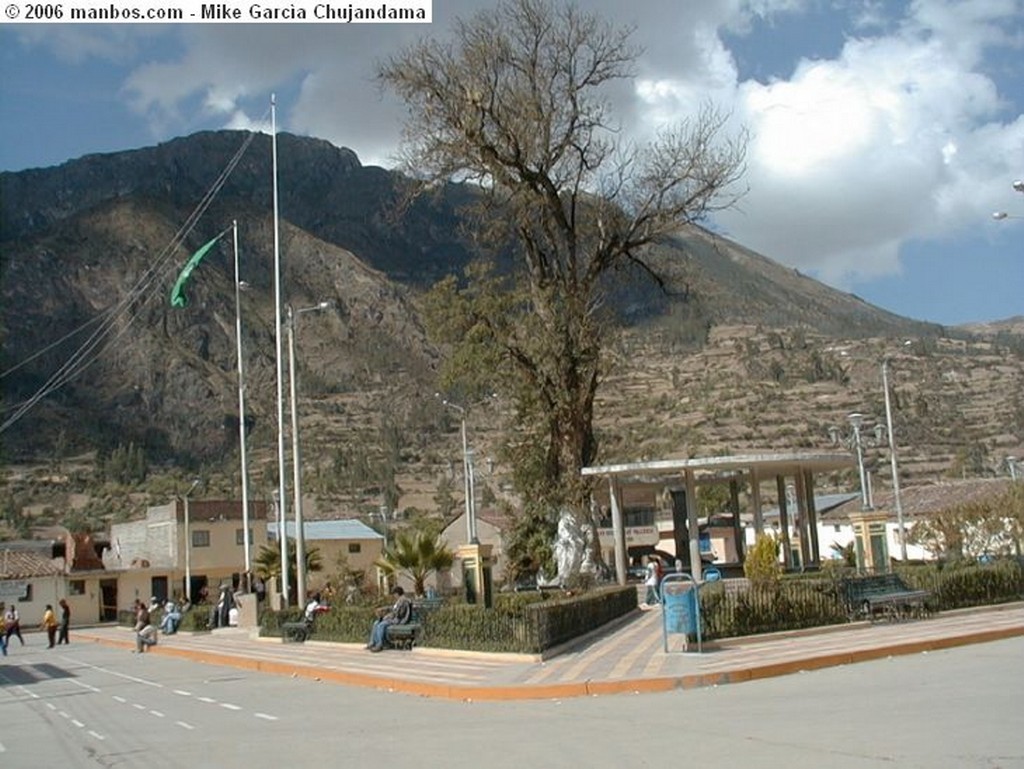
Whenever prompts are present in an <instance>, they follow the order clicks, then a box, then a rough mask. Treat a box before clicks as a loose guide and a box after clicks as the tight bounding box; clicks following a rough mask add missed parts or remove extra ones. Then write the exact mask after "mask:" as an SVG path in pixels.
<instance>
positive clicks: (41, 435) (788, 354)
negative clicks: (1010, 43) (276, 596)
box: [0, 131, 1024, 506]
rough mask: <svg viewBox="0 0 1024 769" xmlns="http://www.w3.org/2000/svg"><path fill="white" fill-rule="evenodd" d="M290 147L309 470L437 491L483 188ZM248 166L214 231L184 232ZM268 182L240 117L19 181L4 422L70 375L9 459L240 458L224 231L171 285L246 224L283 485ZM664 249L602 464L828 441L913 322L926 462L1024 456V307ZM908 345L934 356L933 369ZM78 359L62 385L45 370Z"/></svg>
mask: <svg viewBox="0 0 1024 769" xmlns="http://www.w3.org/2000/svg"><path fill="white" fill-rule="evenodd" d="M243 148H244V152H242V153H241V154H239V152H240V150H241V149H243ZM278 158H279V180H280V186H279V189H280V211H281V236H280V237H281V260H282V265H283V273H284V279H283V282H284V286H285V292H286V295H285V301H286V302H288V303H290V304H291V305H292V306H294V307H296V308H305V307H309V306H313V305H316V304H317V303H319V302H320V301H322V300H329V301H331V302H332V307H331V309H330V310H328V311H327V312H323V313H320V314H313V313H310V314H303V315H302V316H301V319H300V321H299V322H298V327H297V332H296V337H297V347H298V353H299V354H298V361H299V365H298V374H299V380H300V391H301V392H302V393H303V401H302V415H301V416H302V439H303V445H304V448H305V454H306V456H307V457H308V459H307V463H308V466H309V473H310V474H311V476H312V478H311V483H310V484H307V485H308V486H309V487H310V488H311V489H314V490H318V491H319V492H321V493H322V494H323V495H325V496H330V495H331V494H349V495H350V496H359V495H358V494H356V491H358V490H360V489H361V490H362V492H361V493H362V496H364V497H369V496H372V493H375V492H373V491H372V490H373V487H374V486H375V485H379V478H377V479H375V475H379V473H377V472H376V470H375V469H374V468H375V467H378V464H377V463H379V462H380V461H383V459H382V458H383V457H390V459H389V460H388V461H389V462H390V463H391V465H392V466H393V467H395V468H397V473H398V476H399V483H400V485H401V487H402V491H403V493H407V494H409V495H410V496H409V499H412V500H414V502H413V503H412V504H414V505H416V506H424V505H429V491H430V490H431V489H433V488H434V487H435V486H436V484H437V482H438V478H439V477H440V476H442V475H444V474H445V473H450V471H449V469H448V468H449V465H450V463H451V457H452V450H453V447H454V449H455V450H456V451H457V447H458V446H457V442H455V443H453V440H455V439H456V438H457V436H456V435H455V433H454V432H453V424H452V415H451V413H450V412H446V411H445V410H444V408H443V407H442V406H440V404H438V402H437V401H436V399H435V398H434V397H433V393H434V390H435V374H434V371H435V369H436V366H437V362H438V359H439V355H440V351H438V350H436V349H435V348H434V347H433V346H432V345H431V344H430V342H429V340H428V339H427V337H426V334H425V332H424V329H423V327H422V324H421V321H420V318H419V314H418V311H417V306H416V301H417V296H418V295H419V293H420V292H421V291H422V290H423V289H424V288H425V287H427V286H429V285H431V284H432V283H433V282H434V281H436V280H437V279H438V278H440V277H442V276H444V275H447V274H450V273H452V272H458V271H459V270H461V268H462V267H463V266H464V265H465V264H466V263H467V262H468V261H469V260H470V259H471V258H472V238H471V236H470V235H467V233H466V232H465V227H464V224H465V219H464V217H463V215H462V211H461V207H462V206H464V205H465V204H467V203H469V202H471V201H472V200H473V190H472V188H471V187H468V186H465V185H449V186H447V187H445V188H444V189H440V190H436V191H435V192H434V194H431V195H428V196H423V197H420V198H416V199H415V201H414V202H413V203H411V204H408V205H406V204H404V203H403V201H405V195H404V193H405V192H406V191H407V189H408V185H409V181H408V180H407V179H406V178H404V177H402V176H401V175H399V174H396V173H393V172H390V171H386V170H384V169H381V168H377V167H366V166H363V165H361V164H360V162H359V160H358V158H357V157H356V156H355V154H354V153H352V152H351V151H350V150H347V149H343V148H338V147H334V146H332V145H330V144H329V143H327V142H324V141H320V140H316V139H309V138H303V137H297V136H290V135H287V134H282V135H280V136H279V138H278ZM236 161H237V162H236ZM231 164H234V167H233V170H232V172H231V173H230V175H229V176H228V177H227V178H226V180H224V181H223V184H222V186H220V187H219V190H218V192H217V194H216V196H215V197H214V198H213V199H212V202H210V204H209V207H208V208H207V209H206V210H205V213H203V216H202V218H201V219H200V220H199V222H198V224H197V225H196V227H195V229H194V230H193V231H192V232H191V233H190V234H188V236H187V237H186V238H185V240H184V242H183V243H182V244H180V245H178V246H177V247H175V248H169V244H172V243H174V242H175V240H176V234H177V233H179V231H180V230H181V228H182V226H183V224H184V223H186V222H188V221H190V217H191V216H192V215H193V213H194V211H195V210H196V207H197V205H198V204H199V203H200V201H203V200H204V197H205V196H206V195H207V192H208V191H209V190H210V189H211V187H213V186H214V185H216V184H218V178H219V176H220V174H221V172H222V171H223V170H224V169H225V168H227V167H228V166H229V165H231ZM270 180H271V152H270V138H269V137H268V136H265V135H262V134H257V135H251V134H247V133H243V132H234V131H221V132H207V133H199V134H195V135H193V136H189V137H185V138H180V139H175V140H173V141H170V142H167V143H165V144H161V145H159V146H156V147H149V148H145V149H139V150H132V151H126V152H119V153H113V154H107V155H91V156H87V157H83V158H81V159H78V160H73V161H69V162H67V163H65V164H63V165H61V166H58V167H54V168H46V169H33V170H28V171H21V172H17V173H3V174H0V247H2V249H3V263H2V292H3V294H2V300H3V309H2V335H3V360H4V366H3V368H4V378H3V399H4V401H3V402H4V416H5V420H6V419H8V418H9V417H10V416H11V414H12V409H13V408H15V407H16V406H17V405H18V404H20V403H23V402H25V401H26V400H27V399H31V398H32V397H33V395H34V394H35V393H37V392H38V391H40V388H44V389H46V390H52V392H49V394H48V395H47V396H46V397H45V398H42V399H41V400H39V402H38V403H37V404H35V405H34V407H33V408H31V409H30V410H28V411H27V412H25V414H24V416H22V417H21V418H20V419H18V420H17V421H16V422H14V423H13V424H12V425H11V426H9V427H8V428H6V429H5V431H4V433H3V435H2V439H3V451H4V454H5V456H6V457H7V459H8V460H12V459H16V458H36V459H39V458H46V457H48V456H51V455H52V454H53V452H54V451H55V448H54V447H55V446H56V445H58V444H60V445H61V446H64V445H65V444H67V450H68V451H72V450H88V449H92V448H96V447H108V448H109V447H111V446H116V445H118V444H127V443H129V442H135V443H137V444H139V445H143V446H145V448H146V451H147V454H148V455H149V456H151V457H153V458H166V459H171V460H174V461H177V462H179V463H183V464H186V465H192V466H194V465H196V464H200V465H204V464H205V465H216V464H217V463H221V464H223V463H224V461H225V460H226V459H228V458H230V457H231V456H233V454H234V452H236V451H237V432H238V431H237V413H238V410H237V390H236V386H237V383H236V361H235V340H234V321H235V304H234V279H233V262H232V249H231V245H230V238H225V239H223V240H222V241H221V243H220V244H219V246H218V247H217V248H216V249H214V250H213V251H212V252H211V253H210V255H208V256H207V257H206V259H205V260H204V262H203V264H202V265H201V266H200V268H199V269H198V270H197V271H196V273H195V274H194V275H193V282H192V283H191V284H190V286H189V289H188V293H189V295H190V298H191V302H190V304H189V306H188V307H187V308H185V309H174V308H171V307H170V306H169V303H168V300H167V295H168V291H169V289H170V286H171V283H172V282H173V279H174V276H175V275H176V273H177V271H178V270H179V269H180V267H181V265H182V264H183V263H184V262H185V261H186V260H187V258H188V256H189V254H190V253H192V251H194V250H195V249H196V248H198V247H199V246H200V245H201V244H202V243H204V242H206V241H207V240H208V239H209V238H211V237H213V236H214V235H216V234H217V233H218V232H220V231H221V230H223V229H224V228H225V227H227V226H228V225H229V224H230V223H231V221H233V220H237V222H238V229H239V237H240V268H241V276H242V279H243V280H244V281H245V283H246V284H247V285H248V287H249V290H247V291H246V292H245V293H244V294H243V295H242V300H241V317H242V319H243V346H244V350H245V353H244V355H245V365H246V367H247V374H246V390H247V394H248V413H249V419H250V420H251V422H252V428H251V429H252V443H253V444H254V453H255V456H256V470H255V471H254V472H256V473H257V475H258V476H259V477H260V478H261V479H262V480H261V481H260V483H263V487H264V488H266V487H267V486H268V485H269V484H270V481H269V479H270V478H271V477H272V476H273V475H274V474H275V473H276V468H275V467H273V456H274V454H273V447H274V445H275V440H276V437H275V436H276V427H275V425H276V389H275V388H276V385H275V362H274V361H275V341H274V323H275V320H274V311H273V306H274V297H273V221H272V187H271V183H270ZM652 258H653V260H654V261H655V262H656V263H657V264H659V265H660V266H661V268H662V269H663V270H664V272H665V274H666V275H668V276H669V286H670V292H669V293H668V294H663V293H660V292H658V291H656V290H655V289H654V287H653V286H652V285H651V284H650V283H649V282H645V281H642V280H639V279H638V278H637V276H629V275H624V276H615V282H614V283H613V284H612V283H610V284H609V286H608V290H609V302H608V304H609V306H611V307H612V308H613V309H615V310H616V317H617V318H618V321H619V323H620V328H619V331H618V333H617V335H616V338H615V341H614V343H613V345H612V347H611V348H610V351H609V352H610V358H609V360H610V370H609V374H608V376H607V379H606V385H605V387H604V388H603V389H602V392H601V406H602V408H601V410H600V411H599V416H598V419H599V422H600V426H601V429H602V434H603V435H605V443H604V444H603V445H604V446H605V452H606V456H608V457H610V458H627V457H624V456H622V452H631V453H635V454H636V455H648V454H650V453H651V452H657V453H666V452H668V453H676V454H678V453H680V452H693V453H701V452H704V453H710V452H718V451H723V450H738V449H741V448H743V447H744V446H759V447H762V448H763V447H764V445H766V444H768V445H775V446H779V447H784V446H791V445H799V446H808V445H818V444H819V443H820V442H821V437H822V435H823V434H824V427H825V426H826V425H825V424H824V423H825V422H826V421H835V420H836V419H841V418H842V416H843V414H844V413H845V412H844V411H842V409H848V410H853V407H854V406H856V405H857V404H858V403H862V402H863V401H864V400H865V399H866V398H870V399H871V400H872V401H877V400H878V399H877V395H878V393H879V390H878V385H877V383H876V382H872V381H871V380H872V379H876V378H877V366H876V365H875V364H869V365H867V366H866V367H861V366H860V365H859V364H856V363H855V362H854V361H856V360H857V359H858V358H857V356H858V355H865V356H867V357H868V358H869V359H870V360H873V361H875V363H877V356H878V355H880V354H882V353H883V352H885V351H886V350H887V349H890V348H891V347H892V341H891V340H898V339H906V338H913V339H914V340H915V343H914V344H915V347H914V350H916V352H915V353H914V355H913V356H912V357H908V356H910V355H911V354H910V353H909V352H908V351H907V350H906V349H901V350H900V355H901V356H902V358H906V359H907V367H906V368H903V369H902V372H901V374H900V376H901V377H903V378H905V377H906V376H907V371H909V370H910V369H911V368H913V369H914V372H915V373H914V374H913V376H914V377H916V378H917V380H916V381H915V382H912V383H911V382H905V381H903V380H900V381H897V382H896V389H897V394H898V398H897V400H898V401H899V402H898V404H897V408H898V409H899V410H900V413H899V414H898V416H899V417H901V418H903V421H904V422H905V423H906V422H909V424H910V425H911V426H912V428H913V429H912V434H913V435H915V436H916V437H917V438H919V439H920V440H921V441H923V443H921V444H920V445H915V450H914V452H913V453H912V454H911V455H912V456H913V454H916V453H917V452H918V449H919V450H920V456H919V466H920V467H921V468H925V469H922V471H921V472H922V473H924V474H926V473H932V472H939V471H940V470H941V468H942V467H944V466H945V465H949V464H951V463H954V462H955V460H956V458H957V457H958V456H959V454H958V452H968V449H969V448H970V447H975V449H973V450H974V453H975V454H977V453H978V450H977V446H981V447H982V448H983V449H984V451H983V452H982V453H984V454H986V455H987V456H989V460H986V461H989V465H992V464H993V463H994V462H995V457H997V456H998V455H1000V453H1002V452H1009V451H1016V452H1018V456H1019V455H1020V454H1021V452H1022V451H1024V405H1022V404H1021V392H1022V391H1024V376H1022V364H1021V351H1022V349H1024V344H1021V342H1020V339H1021V335H1020V324H1019V323H1018V324H1016V325H1014V324H1009V323H1008V324H1007V325H1005V326H1000V327H993V328H977V329H969V330H954V331H950V330H946V329H942V328H940V327H938V326H935V325H933V324H926V323H922V322H918V321H914V320H911V319H907V318H902V317H900V316H897V315H894V314H892V313H888V312H885V311H883V310H881V309H879V308H876V307H873V306H872V305H870V304H868V303H866V302H864V301H863V300H861V299H859V298H858V297H856V296H853V295H851V294H847V293H843V292H839V291H835V290H833V289H831V288H828V287H827V286H824V285H823V284H821V283H819V282H817V281H815V280H813V279H811V278H809V277H807V276H804V275H801V274H799V273H798V272H796V271H794V270H791V269H789V268H786V267H783V266H781V265H779V264H777V263H776V262H773V261H772V260H770V259H768V258H766V257H764V256H762V255H759V254H757V253H754V252H752V251H750V250H749V249H745V248H743V247H742V246H740V245H738V244H736V243H732V242H731V241H729V240H728V239H726V238H723V237H720V236H717V235H715V234H714V233H711V232H709V231H706V230H702V229H698V228H691V229H688V230H686V231H684V232H680V233H679V234H678V236H677V237H676V238H674V239H673V240H671V241H670V242H667V243H665V244H663V245H661V246H659V247H658V248H657V249H656V250H655V252H654V253H653V254H652ZM119 303H123V304H119ZM887 345H888V346H887ZM836 350H840V351H842V352H847V353H850V355H851V357H848V358H847V359H844V358H843V357H842V356H840V355H839V353H837V352H836ZM851 351H852V352H851ZM902 358H901V360H902ZM911 360H913V361H918V360H920V361H926V360H927V361H928V363H929V365H925V364H924V363H922V364H921V367H920V370H919V371H918V370H917V365H916V363H915V365H914V366H911V365H910V362H909V361H911ZM932 364H934V365H932ZM62 366H68V368H67V369H66V373H67V377H66V378H67V382H66V383H63V382H62V381H61V379H63V375H61V377H60V378H59V379H58V380H52V381H51V377H52V376H53V375H54V372H60V371H62V368H61V367H62ZM997 399H1001V400H999V402H996V400H997ZM815 409H820V410H821V411H822V413H821V414H819V415H817V416H812V412H813V411H814V410H815ZM829 410H831V411H830V412H829V413H828V414H826V413H825V412H828V411H829ZM831 412H835V413H831ZM875 413H876V414H877V413H878V412H877V410H876V411H875ZM502 415H503V412H501V411H500V410H499V411H497V412H494V413H481V414H479V415H474V416H473V419H472V422H473V428H474V429H475V430H476V431H477V432H476V435H477V439H478V440H479V441H480V442H481V443H484V444H488V442H490V443H493V442H494V441H496V439H497V435H498V427H499V426H500V425H499V420H500V417H501V416H502ZM911 415H913V418H912V419H911ZM940 415H941V416H940ZM826 416H827V417H828V418H827V419H826ZM933 417H934V418H935V419H939V418H941V419H943V420H946V425H944V426H941V427H936V426H935V425H934V424H933ZM993 420H994V421H993ZM655 426H657V427H658V428H659V429H658V430H657V431H655V432H653V433H652V434H650V435H649V434H648V432H649V431H651V430H654V428H655ZM776 428H778V429H776ZM307 446H308V447H309V448H306V447H307ZM62 450H63V449H62ZM616 452H620V453H618V454H617V453H616ZM968 453H969V452H968ZM934 457H939V459H934ZM495 483H496V484H497V481H495ZM412 489H419V490H420V491H421V493H420V494H419V496H416V495H415V494H413V492H412V491H411V490H412ZM377 491H378V492H379V489H378V490H377ZM405 499H406V497H405V496H403V502H405Z"/></svg>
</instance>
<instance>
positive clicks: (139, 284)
mask: <svg viewBox="0 0 1024 769" xmlns="http://www.w3.org/2000/svg"><path fill="white" fill-rule="evenodd" d="M255 138H256V133H254V132H252V131H250V132H248V133H247V134H246V137H245V139H244V140H243V141H242V143H241V145H240V146H239V148H238V150H237V151H236V152H235V154H234V155H233V156H232V157H231V159H230V160H229V161H228V162H227V164H226V165H225V166H224V168H223V169H222V170H221V172H220V174H219V175H218V176H217V178H216V179H215V180H214V182H213V183H212V184H211V186H210V188H209V189H207V191H206V192H205V194H204V195H203V197H202V198H201V199H200V201H199V202H198V203H197V204H196V206H195V208H194V209H193V210H192V212H191V213H190V214H189V215H188V217H187V218H186V219H185V221H184V222H183V223H182V224H181V226H180V227H179V228H178V230H177V231H176V232H175V234H174V235H173V236H172V238H171V240H170V241H169V242H168V243H167V244H166V245H165V246H164V247H163V249H161V251H160V252H159V254H158V256H157V258H156V259H155V260H154V262H153V263H152V264H151V265H150V266H149V267H148V268H147V269H146V270H144V271H143V273H142V275H141V276H140V277H139V278H138V279H137V280H136V282H135V284H134V285H133V286H132V287H131V288H130V289H129V290H128V291H127V293H126V294H125V296H124V297H123V298H122V299H121V300H119V301H118V302H116V303H115V304H113V305H111V307H109V308H107V309H106V310H104V311H102V312H101V313H100V314H99V315H97V316H95V317H94V318H90V319H89V320H88V321H86V322H84V323H82V325H81V326H79V327H78V328H77V329H75V330H73V331H71V332H69V333H68V334H65V335H64V336H63V337H62V338H61V339H59V340H57V341H56V342H53V343H51V344H49V345H47V346H46V347H44V348H43V349H41V350H39V351H37V352H35V353H33V354H32V355H31V356H29V357H28V358H26V359H25V360H23V361H21V362H19V363H18V364H16V365H15V366H12V367H11V368H9V369H7V370H6V371H4V372H3V373H2V374H0V378H3V377H6V376H8V375H9V374H11V373H13V372H14V371H16V370H18V369H20V368H21V367H22V366H24V365H26V364H27V363H28V362H29V361H31V360H34V359H35V358H38V357H39V356H40V355H43V354H45V353H46V352H47V351H49V350H51V349H53V348H54V347H56V346H57V345H59V344H61V343H63V342H64V341H66V340H67V339H69V338H71V337H73V336H75V335H77V334H78V333H80V332H82V331H84V330H86V329H88V328H90V327H92V326H94V325H97V326H98V327H97V328H95V329H94V330H93V331H92V333H91V334H90V335H89V336H88V337H87V338H86V340H85V341H84V342H83V343H82V344H81V345H80V346H79V348H78V349H77V350H76V351H75V352H74V353H72V354H71V355H70V356H69V357H68V359H67V360H66V361H65V362H64V363H63V364H62V365H61V366H60V367H59V368H58V369H57V370H56V371H55V372H54V373H53V374H52V375H51V376H50V377H49V378H48V379H47V380H46V382H45V383H43V385H42V386H40V387H39V389H38V390H36V392H35V393H33V394H32V395H31V396H30V397H28V398H27V399H26V400H24V401H22V402H21V403H19V404H16V405H12V406H10V407H8V409H7V411H9V412H12V413H10V416H8V417H6V418H5V419H4V421H3V422H2V423H0V434H2V433H4V432H6V431H7V430H8V429H9V428H10V427H12V426H13V425H14V424H16V423H17V422H18V421H19V420H20V419H21V418H22V417H23V416H24V415H25V414H27V413H28V412H29V411H30V410H31V409H32V408H33V407H34V406H35V405H36V404H38V403H39V401H41V400H42V399H43V398H45V397H47V396H48V395H50V394H51V393H53V392H54V391H56V390H58V389H60V388H61V387H63V386H64V385H65V384H67V383H68V382H69V381H71V380H72V379H74V378H75V377H76V376H78V375H79V374H81V373H82V371H83V370H85V369H86V368H87V367H88V366H89V365H90V364H91V363H93V362H94V361H95V360H97V359H98V358H99V357H100V356H102V355H103V354H104V353H105V352H106V351H107V350H109V349H110V348H111V347H112V346H113V344H114V343H115V342H117V340H118V339H120V338H121V337H122V336H123V335H124V334H125V333H126V332H127V331H128V330H129V328H130V327H131V325H132V323H133V322H134V321H135V320H136V319H137V318H138V315H139V311H140V310H142V309H143V308H144V307H145V306H146V305H147V304H148V303H149V302H151V301H152V300H153V298H154V297H157V296H161V295H162V292H161V291H154V290H152V288H153V286H154V284H159V283H162V282H163V281H164V280H165V278H166V275H167V274H168V273H169V272H172V271H173V269H174V268H175V267H176V266H177V265H176V264H175V263H174V261H173V257H174V254H175V252H176V251H177V250H178V249H179V248H180V247H181V246H182V245H183V243H184V241H185V239H186V238H187V237H188V236H189V235H190V234H191V233H192V231H193V230H194V229H195V227H196V226H197V225H198V223H199V221H200V220H201V219H202V217H203V215H204V214H205V213H206V211H207V210H208V209H209V207H210V206H211V205H212V204H213V201H214V200H215V199H216V197H217V195H218V194H219V193H220V191H221V189H223V187H224V185H225V184H226V183H227V180H228V178H229V177H230V176H231V174H232V172H233V171H234V170H235V168H236V167H237V166H238V164H239V162H241V159H242V157H243V156H244V155H245V152H246V151H247V150H248V149H249V146H250V145H251V144H252V142H253V141H254V140H255ZM225 231H226V230H225ZM221 234H223V233H221ZM122 319H123V322H120V321H122ZM119 322H120V323H119ZM118 325H119V326H120V327H119V328H118Z"/></svg>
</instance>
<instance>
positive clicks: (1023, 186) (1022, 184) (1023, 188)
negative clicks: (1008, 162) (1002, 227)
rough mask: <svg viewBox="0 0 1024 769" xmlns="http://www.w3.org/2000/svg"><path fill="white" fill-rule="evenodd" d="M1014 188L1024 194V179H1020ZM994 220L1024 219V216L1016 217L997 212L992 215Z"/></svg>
mask: <svg viewBox="0 0 1024 769" xmlns="http://www.w3.org/2000/svg"><path fill="white" fill-rule="evenodd" d="M1012 186H1013V189H1014V190H1015V191H1017V192H1020V193H1024V179H1018V180H1017V181H1015V182H1014V183H1013V185H1012ZM992 218H993V219H995V220H997V221H998V220H1001V219H1024V216H1014V215H1013V214H1008V213H1006V211H996V212H994V213H993V214H992Z"/></svg>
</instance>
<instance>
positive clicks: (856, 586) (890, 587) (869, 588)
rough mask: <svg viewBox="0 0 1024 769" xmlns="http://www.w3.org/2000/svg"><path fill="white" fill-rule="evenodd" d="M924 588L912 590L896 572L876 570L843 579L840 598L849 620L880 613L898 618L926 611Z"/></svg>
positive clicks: (883, 616) (887, 616)
mask: <svg viewBox="0 0 1024 769" xmlns="http://www.w3.org/2000/svg"><path fill="white" fill-rule="evenodd" d="M930 595H931V593H929V592H928V591H927V590H912V589H911V588H909V587H907V586H906V584H905V583H904V582H903V580H902V579H900V577H899V575H898V574H876V575H873V576H869V577H854V578H850V579H845V580H843V598H844V601H845V603H846V611H847V614H848V616H849V618H850V621H851V622H852V621H854V620H856V619H862V618H867V619H869V620H871V621H872V622H874V621H875V620H876V619H878V618H879V617H881V618H883V619H886V620H889V621H890V622H899V621H900V620H903V619H906V618H907V617H923V616H925V615H926V614H928V613H929V607H928V598H929V596H930Z"/></svg>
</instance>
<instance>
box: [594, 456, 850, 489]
mask: <svg viewBox="0 0 1024 769" xmlns="http://www.w3.org/2000/svg"><path fill="white" fill-rule="evenodd" d="M856 464H857V461H856V459H855V458H854V457H853V456H852V455H850V454H847V453H845V452H762V453H759V454H738V455H735V456H726V457H690V458H686V459H655V460H651V461H648V462H626V463H622V464H613V465H598V466H593V467H584V468H583V470H582V471H581V472H582V474H583V475H593V476H602V477H617V478H628V479H632V480H640V479H649V480H650V481H652V482H654V481H657V480H664V479H666V478H671V477H673V476H675V477H678V476H680V475H683V474H685V473H687V472H693V473H694V474H698V473H700V474H703V475H715V474H719V475H730V474H731V475H736V474H740V475H746V474H750V473H751V472H756V473H757V475H758V477H760V478H771V477H773V476H776V475H793V474H796V473H798V472H802V471H810V472H812V473H827V472H832V471H835V470H844V469H846V468H848V467H855V466H856Z"/></svg>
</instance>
